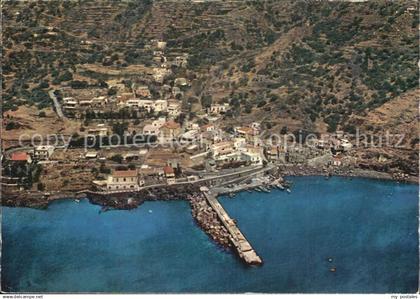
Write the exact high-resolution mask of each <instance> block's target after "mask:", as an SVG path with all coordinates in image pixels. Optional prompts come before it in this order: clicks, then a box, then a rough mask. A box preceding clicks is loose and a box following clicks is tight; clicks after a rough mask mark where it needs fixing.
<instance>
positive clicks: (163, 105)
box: [153, 100, 168, 112]
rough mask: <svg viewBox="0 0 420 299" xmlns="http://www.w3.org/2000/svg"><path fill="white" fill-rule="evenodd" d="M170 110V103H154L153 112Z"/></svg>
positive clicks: (160, 101) (158, 101)
mask: <svg viewBox="0 0 420 299" xmlns="http://www.w3.org/2000/svg"><path fill="white" fill-rule="evenodd" d="M167 109H168V101H166V100H156V101H154V102H153V110H154V111H155V112H166V111H167Z"/></svg>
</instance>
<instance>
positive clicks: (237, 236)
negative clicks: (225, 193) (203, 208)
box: [203, 191, 262, 265]
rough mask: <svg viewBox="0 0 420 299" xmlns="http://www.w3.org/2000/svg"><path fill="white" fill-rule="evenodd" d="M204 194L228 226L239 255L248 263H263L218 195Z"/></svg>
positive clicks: (231, 239)
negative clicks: (220, 201) (218, 198)
mask: <svg viewBox="0 0 420 299" xmlns="http://www.w3.org/2000/svg"><path fill="white" fill-rule="evenodd" d="M203 193H204V196H205V197H206V199H207V202H208V203H209V204H210V206H211V207H212V208H213V209H214V211H215V212H216V213H217V215H218V217H219V219H220V221H221V222H222V223H223V225H224V226H225V227H226V229H227V231H228V232H229V234H230V241H231V242H232V245H233V246H234V248H235V249H236V251H237V253H238V255H239V257H240V258H241V259H243V260H244V262H245V263H247V264H248V265H261V264H262V259H261V258H260V257H259V256H258V255H257V253H256V252H255V250H254V249H253V248H252V246H251V244H250V243H249V242H248V240H247V239H246V238H245V236H244V235H243V234H242V232H241V231H240V230H239V228H238V227H237V226H236V224H235V222H234V221H233V220H232V219H231V218H230V217H229V215H228V213H226V211H225V209H224V208H223V207H222V205H221V204H220V203H219V201H218V200H217V198H216V196H215V195H214V194H213V193H211V191H209V192H203Z"/></svg>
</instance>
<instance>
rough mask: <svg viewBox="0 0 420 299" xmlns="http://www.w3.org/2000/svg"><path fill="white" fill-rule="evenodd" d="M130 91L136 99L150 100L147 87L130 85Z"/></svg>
mask: <svg viewBox="0 0 420 299" xmlns="http://www.w3.org/2000/svg"><path fill="white" fill-rule="evenodd" d="M132 89H133V91H134V94H135V95H136V96H137V97H140V98H150V97H151V96H152V95H151V93H150V90H149V87H147V86H145V85H138V84H136V83H134V84H133V85H132Z"/></svg>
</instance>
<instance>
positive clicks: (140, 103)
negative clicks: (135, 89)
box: [137, 100, 154, 112]
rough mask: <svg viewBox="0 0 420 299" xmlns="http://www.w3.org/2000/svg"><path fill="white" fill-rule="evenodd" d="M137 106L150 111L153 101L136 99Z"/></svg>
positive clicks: (152, 107)
mask: <svg viewBox="0 0 420 299" xmlns="http://www.w3.org/2000/svg"><path fill="white" fill-rule="evenodd" d="M137 107H139V108H141V109H144V110H146V111H148V112H150V111H152V110H153V109H154V102H153V101H152V100H138V106H137Z"/></svg>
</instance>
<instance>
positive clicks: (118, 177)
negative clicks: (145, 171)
mask: <svg viewBox="0 0 420 299" xmlns="http://www.w3.org/2000/svg"><path fill="white" fill-rule="evenodd" d="M143 185H144V181H143V180H140V179H139V175H138V173H137V170H114V171H113V172H112V174H110V175H108V178H107V180H106V189H107V190H138V189H139V187H140V186H143Z"/></svg>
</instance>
